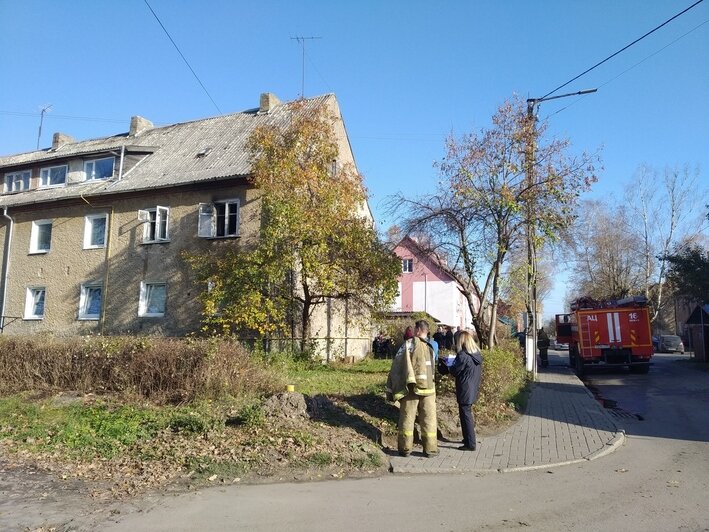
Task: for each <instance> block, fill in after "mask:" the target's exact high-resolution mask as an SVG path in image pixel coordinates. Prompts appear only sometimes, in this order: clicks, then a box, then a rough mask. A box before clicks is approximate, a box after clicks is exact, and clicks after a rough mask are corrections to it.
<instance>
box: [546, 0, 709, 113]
mask: <svg viewBox="0 0 709 532" xmlns="http://www.w3.org/2000/svg"><path fill="white" fill-rule="evenodd" d="M703 1H704V0H697V1H696V2H694V3H693V4H692V5H691V6H689V7H688V8H686V9H683V10H682V11H680V12H679V13H677V14H676V15H675V16H673V17H671V18H668V19H667V20H666V21H664V22H663V23H662V24H660V25H659V26H656V27H655V28H653V29H651V30H650V31H648V32H647V33H646V34H645V35H643V36H642V37H638V38H637V39H635V40H634V41H633V42H631V43H630V44H627V45H626V46H624V47H623V48H621V49H620V50H618V51H617V52H615V53H612V54H611V55H609V56H608V57H606V58H605V59H604V60H603V61H599V62H598V63H596V64H595V65H593V66H592V67H591V68H588V69H586V70H584V71H583V72H581V73H580V74H579V75H578V76H575V77H573V78H571V79H570V80H569V81H567V82H566V83H562V84H561V85H559V86H558V87H557V88H555V89H554V90H553V91H550V92H548V93H547V94H545V95H544V96H542V97H541V98H539V99H540V100H543V99H544V98H547V97H549V96H551V95H552V94H554V93H555V92H556V91H558V90H559V89H563V88H564V87H566V86H567V85H568V84H569V83H572V82H574V81H576V80H577V79H579V78H580V77H582V76H585V75H586V74H588V73H589V72H591V70H593V69H595V68H597V67H599V66H601V65H602V64H603V63H605V62H606V61H609V60H610V59H613V58H614V57H615V56H616V55H618V54H619V53H621V52H624V51H625V50H627V49H628V48H630V47H631V46H633V45H634V44H637V43H639V42H640V41H642V40H643V39H644V38H645V37H647V36H648V35H651V34H653V33H655V32H656V31H657V30H659V29H660V28H662V27H663V26H666V25H667V24H669V23H670V22H672V21H673V20H674V19H676V18H677V17H679V16H681V15H683V14H685V13H686V12H687V11H689V10H690V9H692V8H693V7H695V6H697V5H699V4H701V3H702V2H703Z"/></svg>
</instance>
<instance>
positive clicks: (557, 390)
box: [391, 357, 624, 473]
mask: <svg viewBox="0 0 709 532" xmlns="http://www.w3.org/2000/svg"><path fill="white" fill-rule="evenodd" d="M554 358H557V357H554ZM550 359H551V357H550ZM551 360H553V359H551ZM558 360H559V362H558V363H557V365H552V366H550V367H549V368H545V369H540V371H539V373H538V379H537V382H535V383H534V385H533V388H532V393H531V395H530V397H529V401H528V404H527V411H526V413H525V414H524V415H523V416H522V417H521V418H520V420H519V421H518V422H517V423H515V424H514V425H513V426H512V427H510V428H509V429H507V430H506V431H504V432H502V433H500V434H498V435H497V436H488V437H483V438H480V437H479V438H478V442H477V451H475V452H470V451H460V450H458V449H457V447H459V446H460V445H461V443H459V442H456V443H448V442H440V441H439V449H440V454H439V455H438V456H436V457H432V458H425V457H424V456H423V454H422V452H421V449H420V447H418V448H417V447H414V452H413V453H412V454H411V455H410V456H408V457H405V458H404V457H400V456H392V457H391V471H392V472H393V473H444V472H449V473H452V472H464V471H502V472H507V471H524V470H529V469H537V468H545V467H550V466H555V465H565V464H570V463H576V462H583V461H585V460H593V459H594V458H598V457H600V456H603V455H605V454H607V453H609V452H611V451H613V450H614V449H616V448H617V447H618V446H620V445H621V444H622V443H623V441H624V434H623V431H622V430H620V429H619V428H618V426H617V425H616V424H615V422H614V421H613V418H612V417H611V416H610V414H608V413H607V412H606V411H605V410H604V409H603V407H602V406H601V405H600V404H599V403H598V402H597V401H596V400H595V399H594V397H593V395H592V394H591V392H590V391H588V390H587V389H586V387H585V386H584V385H583V383H582V382H581V381H580V380H579V379H578V378H577V377H576V375H574V373H573V372H572V371H571V370H570V369H569V368H568V367H567V366H566V365H562V363H561V358H560V357H559V358H558ZM553 361H554V362H555V360H553Z"/></svg>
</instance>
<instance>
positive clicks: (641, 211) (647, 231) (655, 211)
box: [625, 165, 706, 322]
mask: <svg viewBox="0 0 709 532" xmlns="http://www.w3.org/2000/svg"><path fill="white" fill-rule="evenodd" d="M698 181H699V171H698V170H696V169H695V170H691V169H690V168H689V167H688V166H684V167H682V168H669V167H666V168H664V169H663V170H662V171H661V172H660V171H658V170H656V169H654V168H652V167H650V166H648V165H641V166H640V167H639V168H638V170H637V172H636V174H635V178H634V179H633V180H632V181H631V182H630V183H629V184H628V186H627V187H626V194H625V199H626V203H627V205H628V206H629V208H630V211H631V212H632V214H633V217H632V219H629V220H628V228H629V231H631V232H632V233H634V234H636V235H638V236H639V238H640V239H641V240H642V247H641V253H642V260H643V265H644V272H643V273H644V275H643V282H642V292H643V293H644V294H645V297H647V298H648V300H649V301H650V302H651V305H652V309H653V311H652V315H651V321H653V322H654V321H655V320H656V319H657V318H658V316H659V314H660V312H661V310H662V308H663V305H664V296H665V294H664V292H665V291H664V284H665V283H664V280H665V274H666V271H667V256H668V255H669V254H670V252H671V251H672V250H673V249H676V248H677V245H678V243H679V242H680V241H682V240H685V241H692V240H693V239H694V238H695V237H696V236H697V235H699V233H700V232H701V231H702V228H703V224H704V222H705V220H704V217H703V216H700V215H697V212H698V211H699V210H700V208H701V201H702V200H703V199H704V198H706V190H705V191H702V190H701V189H700V187H699V182H698Z"/></svg>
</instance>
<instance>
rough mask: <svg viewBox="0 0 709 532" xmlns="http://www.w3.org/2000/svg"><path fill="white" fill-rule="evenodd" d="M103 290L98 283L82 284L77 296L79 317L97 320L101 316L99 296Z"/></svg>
mask: <svg viewBox="0 0 709 532" xmlns="http://www.w3.org/2000/svg"><path fill="white" fill-rule="evenodd" d="M102 294H103V290H102V287H101V285H99V284H82V285H81V296H80V298H79V319H80V320H97V319H99V317H100V316H101V296H102Z"/></svg>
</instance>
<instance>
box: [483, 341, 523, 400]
mask: <svg viewBox="0 0 709 532" xmlns="http://www.w3.org/2000/svg"><path fill="white" fill-rule="evenodd" d="M483 359H484V361H483V373H482V382H481V383H480V397H479V398H478V405H479V407H480V408H484V407H485V406H493V405H505V404H507V403H510V402H512V401H513V400H514V399H515V398H516V397H517V396H518V394H519V393H520V391H521V390H522V389H523V388H524V386H525V384H526V381H527V371H526V369H525V367H524V364H523V359H522V355H521V353H520V350H519V346H518V345H516V343H512V342H509V343H507V342H506V343H502V344H500V345H498V346H496V347H493V348H492V349H487V350H484V351H483Z"/></svg>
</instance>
